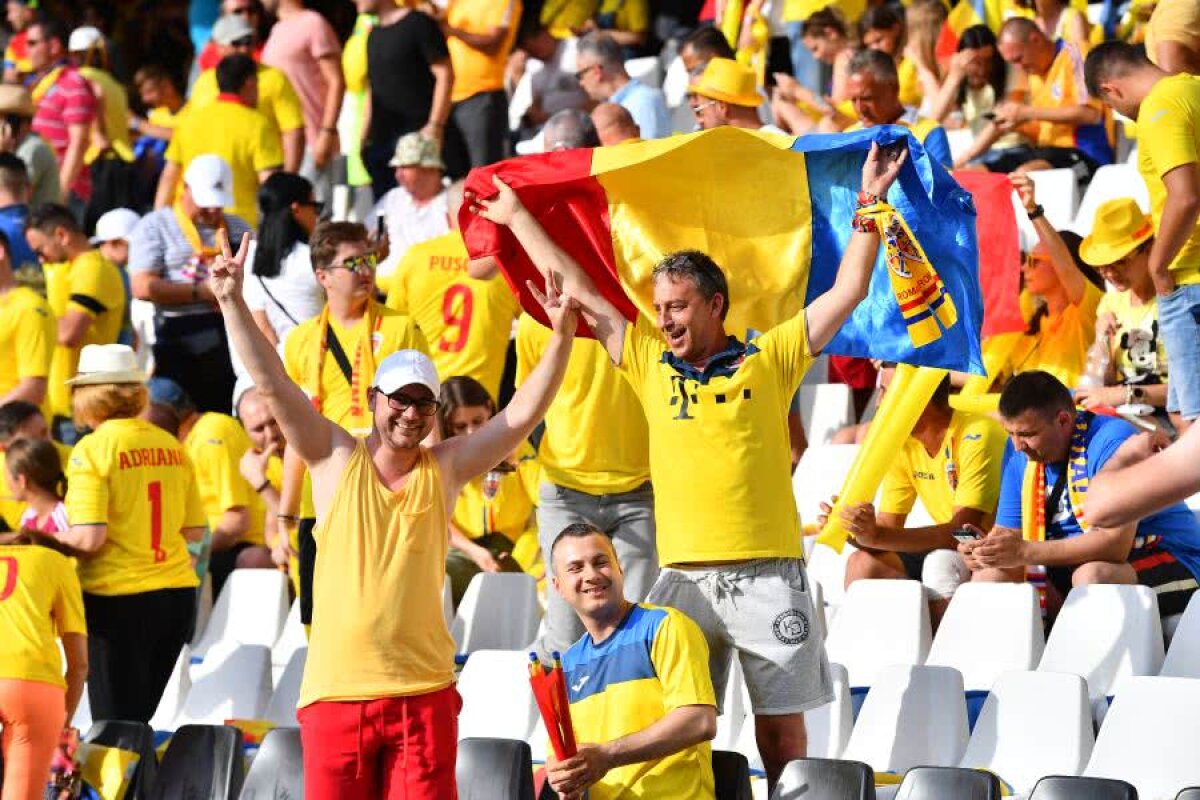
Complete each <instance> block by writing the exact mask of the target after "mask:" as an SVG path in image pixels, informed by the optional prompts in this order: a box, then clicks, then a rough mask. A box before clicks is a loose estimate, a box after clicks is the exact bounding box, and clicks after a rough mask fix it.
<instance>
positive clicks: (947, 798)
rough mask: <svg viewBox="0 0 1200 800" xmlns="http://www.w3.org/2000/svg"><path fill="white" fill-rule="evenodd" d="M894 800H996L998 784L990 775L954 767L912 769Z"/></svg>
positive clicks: (998, 793) (997, 799) (993, 776)
mask: <svg viewBox="0 0 1200 800" xmlns="http://www.w3.org/2000/svg"><path fill="white" fill-rule="evenodd" d="M896 800H1000V780H999V779H998V778H997V777H996V776H995V775H993V774H992V773H990V772H980V771H979V770H977V769H959V768H957V767H914V768H913V769H910V770H909V771H908V773H907V774H906V775H905V776H904V780H903V781H902V782H901V783H900V790H899V791H898V792H896Z"/></svg>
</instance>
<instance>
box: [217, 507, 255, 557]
mask: <svg viewBox="0 0 1200 800" xmlns="http://www.w3.org/2000/svg"><path fill="white" fill-rule="evenodd" d="M249 530H250V512H249V511H247V510H246V507H245V506H234V507H233V508H227V509H225V511H223V512H222V513H221V521H220V522H218V523H217V528H216V530H214V531H213V532H212V541H213V550H215V551H220V550H228V549H229V548H231V547H233V546H234V545H235V544H237V543H238V540H239V539H241V538H242V537H243V536H245V535H246V532H247V531H249Z"/></svg>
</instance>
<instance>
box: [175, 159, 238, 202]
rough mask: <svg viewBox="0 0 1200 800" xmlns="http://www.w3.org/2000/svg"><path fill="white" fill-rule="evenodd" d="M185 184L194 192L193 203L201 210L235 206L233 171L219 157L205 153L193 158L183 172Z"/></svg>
mask: <svg viewBox="0 0 1200 800" xmlns="http://www.w3.org/2000/svg"><path fill="white" fill-rule="evenodd" d="M183 182H184V183H185V184H186V185H187V187H188V189H190V190H191V191H192V202H193V203H195V204H196V205H197V206H199V207H200V208H229V207H230V206H232V205H233V170H231V169H230V168H229V165H228V164H227V163H225V159H223V158H221V157H220V156H218V155H214V154H212V153H205V154H204V155H199V156H196V157H195V158H193V159H192V163H190V164H188V166H187V169H186V170H184V172H183Z"/></svg>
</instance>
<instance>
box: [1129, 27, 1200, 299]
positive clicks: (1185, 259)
mask: <svg viewBox="0 0 1200 800" xmlns="http://www.w3.org/2000/svg"><path fill="white" fill-rule="evenodd" d="M1159 7H1160V8H1161V6H1159ZM1154 13H1155V14H1157V13H1158V11H1157V10H1156V11H1155V12H1154ZM1137 123H1138V124H1137V141H1138V172H1140V173H1141V174H1142V180H1144V181H1145V182H1146V188H1147V189H1148V190H1149V191H1150V212H1151V214H1152V215H1153V217H1154V229H1155V232H1157V231H1158V227H1159V225H1160V224H1161V223H1162V215H1163V209H1164V208H1166V205H1167V187H1166V185H1165V184H1164V183H1163V176H1164V175H1166V174H1167V173H1168V172H1170V171H1171V170H1173V169H1175V168H1176V167H1180V166H1183V165H1185V164H1194V163H1195V162H1197V161H1200V77H1197V76H1195V75H1184V74H1180V75H1172V76H1170V77H1169V78H1163V79H1161V80H1160V81H1158V83H1156V84H1154V88H1153V89H1151V90H1150V93H1149V94H1147V95H1146V99H1145V100H1143V101H1142V107H1141V109H1140V110H1139V111H1138V118H1137ZM1171 273H1172V277H1173V278H1175V282H1176V283H1180V284H1189V283H1197V282H1200V222H1197V223H1196V227H1195V228H1193V229H1192V234H1191V236H1189V237H1188V240H1187V241H1186V242H1185V243H1184V245H1183V247H1182V248H1180V250H1179V255H1177V256H1175V260H1174V261H1172V262H1171Z"/></svg>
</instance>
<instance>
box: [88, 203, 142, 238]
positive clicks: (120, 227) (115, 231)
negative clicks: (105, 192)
mask: <svg viewBox="0 0 1200 800" xmlns="http://www.w3.org/2000/svg"><path fill="white" fill-rule="evenodd" d="M141 218H142V217H141V215H140V214H138V213H137V212H136V211H134V210H133V209H131V208H114V209H113V210H112V211H105V212H104V213H103V214H102V215H100V219H98V220H96V235H95V236H93V237H92V238H91V243H92V244H104V243H105V242H113V241H116V240H117V239H124V240H126V241H129V234H131V233H133V229H134V227H135V226H136V225H137V224H138V220H140V219H141Z"/></svg>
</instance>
